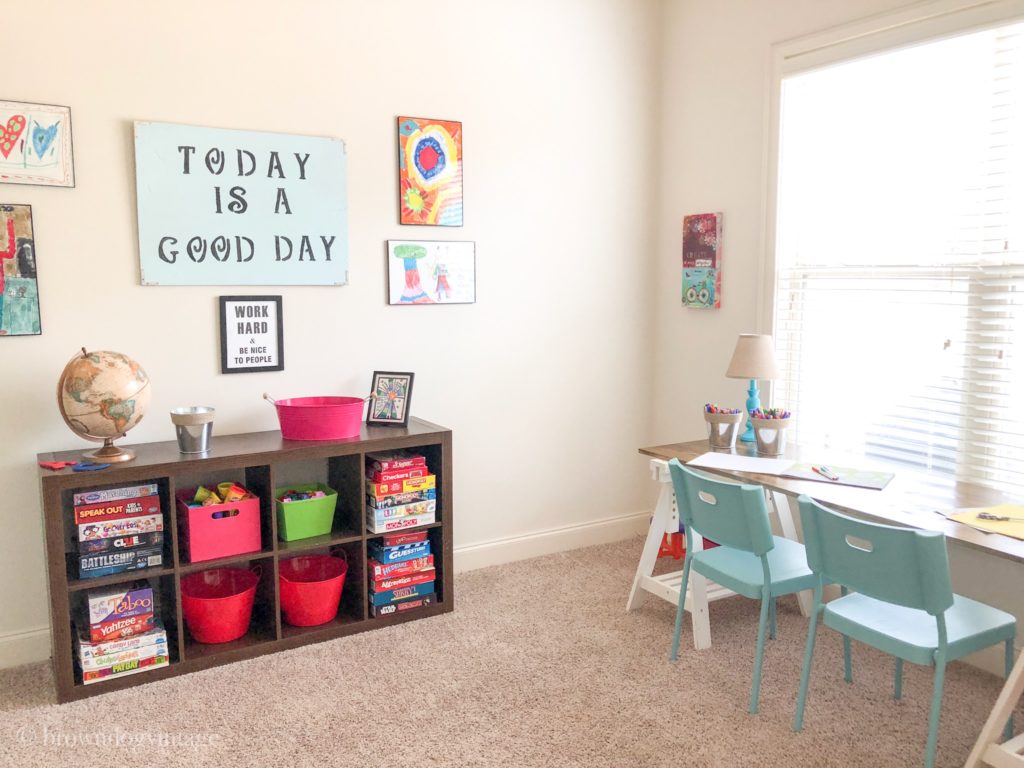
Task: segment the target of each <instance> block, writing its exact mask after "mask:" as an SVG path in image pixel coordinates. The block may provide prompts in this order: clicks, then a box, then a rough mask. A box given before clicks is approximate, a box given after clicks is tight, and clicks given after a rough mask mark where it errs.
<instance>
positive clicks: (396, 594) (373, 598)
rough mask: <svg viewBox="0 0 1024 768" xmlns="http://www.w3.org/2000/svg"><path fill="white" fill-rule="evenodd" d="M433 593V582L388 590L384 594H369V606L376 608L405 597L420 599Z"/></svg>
mask: <svg viewBox="0 0 1024 768" xmlns="http://www.w3.org/2000/svg"><path fill="white" fill-rule="evenodd" d="M433 591H434V582H433V581H426V582H424V583H422V584H413V585H411V586H408V587H399V588H398V589H389V590H387V591H385V592H370V593H369V595H370V604H371V605H377V606H381V605H387V604H388V603H395V602H398V601H399V600H404V599H405V598H407V597H421V596H422V595H429V594H430V593H431V592H433Z"/></svg>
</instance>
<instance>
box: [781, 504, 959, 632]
mask: <svg viewBox="0 0 1024 768" xmlns="http://www.w3.org/2000/svg"><path fill="white" fill-rule="evenodd" d="M799 502H800V522H801V523H802V524H803V529H804V547H805V548H806V551H807V564H808V565H809V566H810V568H811V570H812V571H814V572H815V573H816V574H820V575H822V576H823V577H824V579H825V582H826V583H827V582H834V583H837V584H841V585H843V586H846V587H849V588H850V589H852V590H854V591H855V592H860V593H862V594H865V595H868V596H869V597H874V598H876V599H878V600H884V601H885V602H887V603H895V604H896V605H902V606H905V607H907V608H917V609H920V610H923V611H927V612H928V613H930V614H931V615H933V616H938V615H939V614H941V613H942V612H943V611H945V610H946V609H947V608H949V607H950V606H951V605H952V604H953V587H952V584H951V583H950V578H949V558H948V555H947V554H946V537H945V535H944V534H942V533H940V532H938V531H919V530H915V529H913V528H896V527H894V526H891V525H880V524H878V523H868V522H865V521H864V520H855V519H854V518H852V517H849V516H847V515H843V514H840V513H839V512H834V511H833V510H831V509H828V508H827V507H823V506H822V505H821V504H819V503H818V502H816V501H814V500H813V499H811V498H810V497H809V496H801V497H800V498H799Z"/></svg>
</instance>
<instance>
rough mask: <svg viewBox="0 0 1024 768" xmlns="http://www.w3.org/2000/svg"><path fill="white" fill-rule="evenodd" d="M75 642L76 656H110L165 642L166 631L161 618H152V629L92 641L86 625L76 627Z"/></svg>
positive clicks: (82, 657) (83, 657)
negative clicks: (118, 637) (83, 627)
mask: <svg viewBox="0 0 1024 768" xmlns="http://www.w3.org/2000/svg"><path fill="white" fill-rule="evenodd" d="M76 630H77V631H76V633H75V644H76V645H77V646H78V657H79V658H81V659H91V658H96V657H99V656H110V655H111V654H116V653H121V652H122V651H131V650H135V649H138V648H142V647H144V646H147V645H155V644H158V643H166V642H167V633H166V632H165V631H164V623H163V621H162V620H161V619H159V618H155V619H154V620H153V629H152V630H150V631H149V632H143V633H141V634H135V635H129V636H127V637H123V638H120V639H116V640H102V641H99V642H93V641H92V640H91V639H90V637H89V632H88V627H86V628H85V629H82V628H81V626H78V627H76Z"/></svg>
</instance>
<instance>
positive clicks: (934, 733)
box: [924, 656, 946, 768]
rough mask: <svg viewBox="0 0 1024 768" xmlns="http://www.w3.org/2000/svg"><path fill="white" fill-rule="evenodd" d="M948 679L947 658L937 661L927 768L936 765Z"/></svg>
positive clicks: (925, 756)
mask: <svg viewBox="0 0 1024 768" xmlns="http://www.w3.org/2000/svg"><path fill="white" fill-rule="evenodd" d="M945 678H946V658H945V656H940V657H939V658H937V659H936V660H935V682H934V683H933V686H932V711H931V715H930V716H929V717H928V746H927V747H926V748H925V751H924V765H925V768H933V767H934V765H935V747H936V746H937V745H938V741H939V715H940V714H941V713H942V684H943V683H944V682H945Z"/></svg>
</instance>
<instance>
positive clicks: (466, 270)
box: [388, 240, 476, 305]
mask: <svg viewBox="0 0 1024 768" xmlns="http://www.w3.org/2000/svg"><path fill="white" fill-rule="evenodd" d="M475 301H476V243H473V242H452V241H444V240H388V304H407V305H408V304H472V303H474V302H475Z"/></svg>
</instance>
